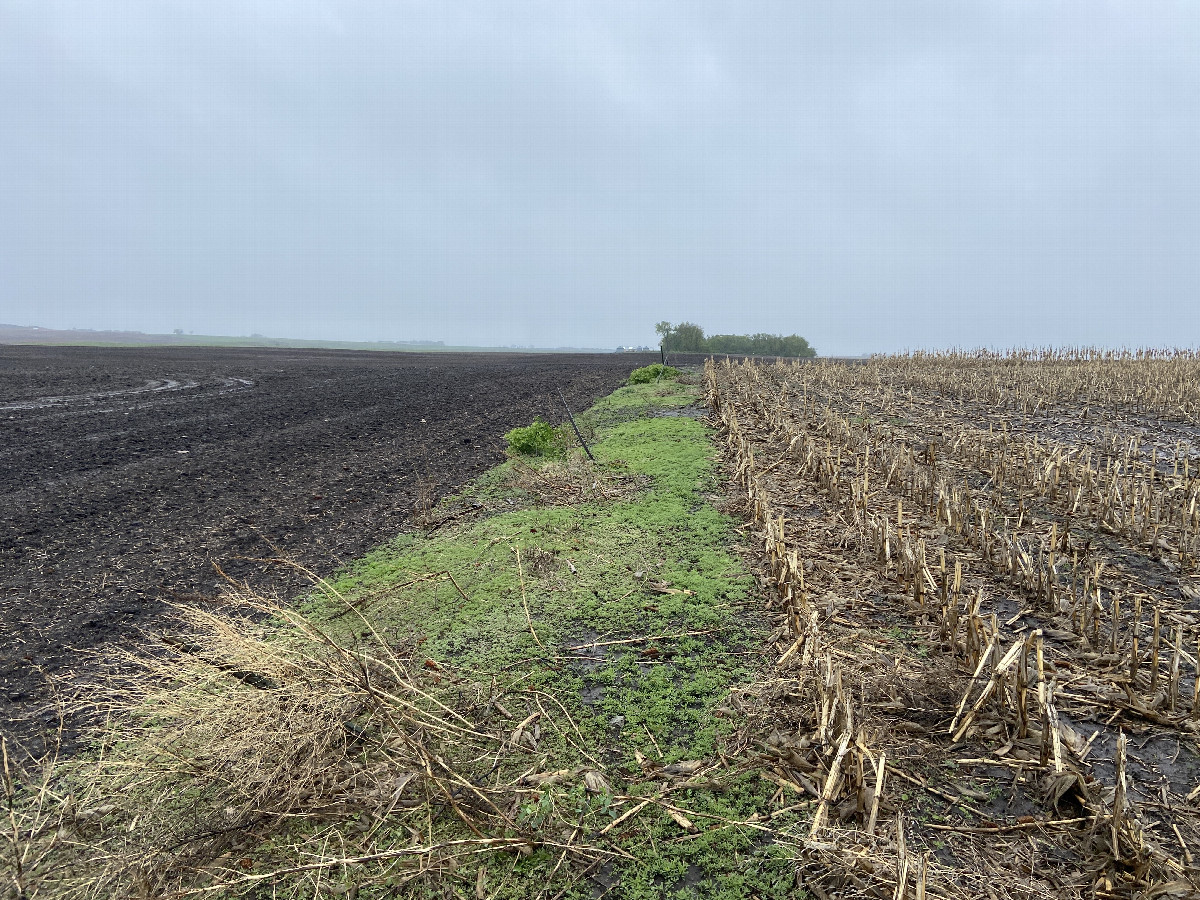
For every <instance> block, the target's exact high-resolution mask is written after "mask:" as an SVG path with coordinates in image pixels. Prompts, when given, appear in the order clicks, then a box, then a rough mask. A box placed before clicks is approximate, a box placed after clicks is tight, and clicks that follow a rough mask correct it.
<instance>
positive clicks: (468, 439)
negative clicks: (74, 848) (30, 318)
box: [0, 347, 657, 751]
mask: <svg viewBox="0 0 1200 900" xmlns="http://www.w3.org/2000/svg"><path fill="white" fill-rule="evenodd" d="M656 355H657V354H656ZM651 361H652V360H651V359H650V357H649V355H645V356H643V355H634V354H626V355H601V354H596V355H583V354H579V355H557V354H556V355H549V354H543V355H532V354H531V355H509V354H449V353H429V354H425V353H366V352H347V351H314V350H302V351H297V350H219V349H207V348H162V349H146V348H138V349H107V348H106V349H97V348H86V347H3V348H0V733H3V734H5V735H7V736H9V737H12V738H16V739H18V740H20V741H21V742H22V743H23V744H25V745H26V746H27V748H28V749H29V750H31V751H36V750H37V749H38V747H37V746H36V745H37V744H39V743H40V741H39V740H38V738H39V736H43V735H44V732H45V730H46V728H47V727H48V726H53V725H55V724H56V723H57V717H56V716H55V715H54V713H53V712H52V711H51V710H49V709H48V704H49V701H50V700H51V697H52V692H51V690H50V688H49V686H48V678H49V679H61V678H64V677H65V678H68V679H69V678H70V677H71V676H74V675H78V674H81V673H83V674H86V672H87V670H88V667H89V666H91V665H94V663H92V662H90V660H91V659H92V656H91V655H90V654H88V653H86V652H81V651H88V650H94V649H98V648H103V647H106V646H111V645H112V644H113V643H114V642H130V641H133V640H137V639H138V637H139V635H140V633H141V630H142V629H146V628H149V627H152V626H153V625H154V624H156V623H157V622H160V621H161V620H162V617H163V616H164V613H166V612H167V611H168V610H169V607H168V606H167V605H166V603H167V602H168V601H171V600H173V599H174V600H196V599H198V598H202V597H203V598H212V597H214V596H215V595H216V594H217V593H218V591H219V589H220V587H221V585H222V583H223V582H222V579H221V577H220V575H219V574H218V572H217V571H216V568H215V565H214V564H217V565H219V566H220V567H221V568H222V569H223V570H224V571H225V572H226V573H228V574H229V575H230V576H232V577H235V578H238V579H250V580H252V581H254V582H257V583H259V584H261V585H263V586H264V587H266V586H269V587H270V588H272V589H274V590H282V591H285V592H288V593H295V592H297V591H298V590H300V588H301V587H302V581H301V579H300V577H299V576H298V575H296V574H295V573H293V574H291V575H290V576H289V575H287V574H286V573H285V572H284V571H282V570H281V569H280V568H279V567H278V566H265V565H264V564H263V563H262V562H256V561H255V560H256V559H261V558H263V557H274V556H277V555H278V554H279V553H283V554H286V555H287V556H289V557H291V558H293V559H295V560H296V561H298V562H300V563H303V564H304V565H307V566H309V567H311V568H312V569H313V570H314V571H316V572H317V573H319V574H328V573H330V572H331V571H332V570H334V569H336V568H337V567H338V566H339V565H341V564H342V563H344V562H346V561H348V560H350V559H353V558H354V557H356V556H359V555H361V554H362V553H363V552H364V551H366V550H367V549H368V548H370V547H371V546H373V545H375V544H377V543H379V542H381V541H384V540H387V539H389V538H391V537H393V536H394V535H396V534H397V533H399V532H402V531H404V530H405V529H406V528H408V527H410V526H409V520H410V517H411V516H412V514H413V508H414V502H415V501H416V500H417V497H418V495H419V493H420V490H421V488H422V482H426V483H430V482H431V483H432V484H433V486H434V488H435V490H436V492H437V493H445V492H447V491H448V490H450V489H452V488H454V487H456V486H458V485H460V484H462V483H463V482H465V481H466V480H468V479H470V478H471V477H473V476H475V475H477V474H479V473H480V472H482V471H484V470H485V469H487V468H489V467H490V466H493V465H495V464H496V463H497V462H499V461H500V460H501V459H502V458H503V446H504V441H503V434H504V432H505V431H507V430H508V429H510V428H513V427H515V426H517V425H523V424H528V423H529V422H530V421H531V420H532V419H533V418H534V416H536V415H540V416H542V417H544V418H546V419H549V420H551V421H559V420H561V419H562V418H563V412H562V406H561V402H560V401H559V400H558V398H557V395H556V393H555V392H556V391H557V389H559V388H561V389H562V391H563V393H564V394H565V395H566V397H567V399H568V400H569V401H570V403H571V405H572V407H573V408H574V409H581V408H584V407H586V406H588V405H590V404H591V403H592V402H593V401H594V400H595V399H597V398H599V397H601V396H603V395H605V394H607V393H609V392H610V391H612V390H613V389H615V388H616V387H617V386H618V385H620V384H621V383H622V381H623V380H624V379H625V377H626V376H627V375H628V373H629V371H630V369H632V368H634V367H636V366H640V365H646V364H647V363H648V362H651ZM276 548H277V549H276Z"/></svg>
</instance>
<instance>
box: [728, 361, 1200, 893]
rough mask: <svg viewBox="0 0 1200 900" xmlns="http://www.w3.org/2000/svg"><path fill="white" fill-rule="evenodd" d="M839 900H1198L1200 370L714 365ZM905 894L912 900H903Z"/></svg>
mask: <svg viewBox="0 0 1200 900" xmlns="http://www.w3.org/2000/svg"><path fill="white" fill-rule="evenodd" d="M707 383H708V391H709V402H710V404H711V405H712V407H713V408H714V410H715V411H716V413H717V414H718V415H719V417H720V420H721V423H722V424H723V426H724V430H725V435H726V438H727V440H728V447H729V453H730V454H731V456H732V458H733V460H734V463H733V464H734V466H735V470H736V477H737V480H738V482H739V484H740V486H741V487H742V488H743V490H744V496H745V499H746V505H747V509H748V514H749V518H750V520H751V521H752V523H753V530H754V533H755V534H756V536H757V541H758V543H757V545H756V546H757V549H758V550H759V551H760V552H761V554H762V557H763V560H764V567H765V572H764V581H765V582H766V583H767V584H768V585H769V588H770V593H771V595H772V606H773V608H774V609H775V613H776V616H777V617H778V620H779V621H778V627H777V629H776V631H775V633H774V636H773V637H774V644H775V648H776V650H777V651H778V662H777V665H776V668H777V674H776V677H775V678H774V679H767V680H764V681H763V682H762V683H760V684H757V685H752V686H751V688H750V689H748V690H746V691H744V692H742V694H741V696H740V697H739V695H738V693H737V692H735V694H734V700H735V701H736V702H737V705H738V706H739V708H744V709H745V710H746V711H747V712H748V714H749V715H750V716H751V717H752V719H753V720H754V726H755V727H757V729H758V731H759V732H760V733H761V734H762V736H763V738H765V746H766V748H767V750H768V752H769V753H770V754H772V755H774V756H775V757H776V759H777V763H778V764H777V767H776V769H775V771H776V774H777V775H778V776H779V781H780V784H781V785H785V786H786V787H787V788H788V789H789V790H793V791H796V792H800V791H801V790H803V791H807V792H808V793H809V794H811V795H813V796H814V797H815V798H817V802H816V804H815V808H814V810H813V814H812V819H811V824H810V826H809V827H810V831H809V837H810V838H811V840H810V841H809V842H808V843H807V844H806V845H804V846H803V848H802V850H801V851H800V857H801V859H800V862H799V867H800V870H801V872H802V874H803V876H804V881H805V883H806V884H807V886H808V887H809V889H810V890H811V891H812V893H814V894H815V895H817V896H819V897H824V896H846V895H848V894H851V895H855V896H859V895H861V896H879V897H884V896H895V897H902V896H911V895H915V896H917V897H923V896H962V897H968V896H969V897H985V896H990V897H1006V896H1045V897H1092V896H1095V897H1113V896H1122V897H1127V896H1145V897H1160V896H1170V897H1175V896H1197V893H1196V891H1197V883H1198V880H1197V875H1198V873H1200V870H1198V869H1197V868H1196V866H1197V863H1198V862H1200V821H1198V820H1200V816H1198V813H1197V799H1198V798H1200V757H1198V753H1197V729H1198V724H1200V682H1198V681H1197V677H1196V676H1197V665H1198V663H1197V656H1198V655H1200V648H1198V647H1197V636H1198V628H1197V622H1198V613H1197V611H1198V609H1200V603H1198V602H1197V601H1198V599H1200V562H1198V554H1200V539H1198V534H1197V533H1198V531H1200V509H1198V503H1197V501H1198V495H1200V479H1198V476H1200V471H1198V470H1200V459H1198V458H1197V429H1196V413H1197V409H1198V407H1200V360H1198V359H1197V357H1196V356H1195V355H1194V354H1184V353H1146V354H1140V355H1136V356H1133V355H1127V354H1062V353H1044V354H1035V353H1020V354H1011V355H1003V356H993V355H985V354H976V355H972V354H951V355H913V356H905V357H890V358H877V359H872V360H871V361H869V362H867V363H866V364H863V365H855V364H815V365H800V366H791V365H761V364H732V365H731V364H730V363H729V362H725V363H716V364H713V363H710V364H709V365H708V368H707ZM906 891H910V892H912V893H910V894H906V893H905V892H906Z"/></svg>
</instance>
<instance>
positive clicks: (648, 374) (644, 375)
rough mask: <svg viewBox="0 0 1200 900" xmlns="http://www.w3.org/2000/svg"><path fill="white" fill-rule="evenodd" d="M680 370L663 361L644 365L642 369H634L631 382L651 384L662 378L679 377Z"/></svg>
mask: <svg viewBox="0 0 1200 900" xmlns="http://www.w3.org/2000/svg"><path fill="white" fill-rule="evenodd" d="M680 374H681V373H680V371H679V370H678V369H677V368H675V367H674V366H664V365H663V364H662V363H655V364H654V365H652V366H644V367H643V368H641V369H634V370H633V373H632V374H631V375H630V376H629V383H630V384H650V383H651V382H652V381H658V380H659V379H660V378H678V377H679V376H680Z"/></svg>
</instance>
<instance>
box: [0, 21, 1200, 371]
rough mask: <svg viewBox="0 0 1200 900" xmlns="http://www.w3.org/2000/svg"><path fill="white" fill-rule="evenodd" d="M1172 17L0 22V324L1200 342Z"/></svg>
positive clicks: (1194, 40)
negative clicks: (675, 328) (671, 326)
mask: <svg viewBox="0 0 1200 900" xmlns="http://www.w3.org/2000/svg"><path fill="white" fill-rule="evenodd" d="M1197 46H1200V8H1198V7H1195V6H1190V5H1186V4H1179V3H1167V2H1142V3H1128V2H1112V3H1095V2H1055V0H1050V2H1044V0H1039V2H999V0H991V2H957V0H956V2H910V3H888V2H845V0H837V2H814V3H803V4H800V3H794V2H777V3H770V2H753V3H706V2H696V0H687V2H683V0H680V2H658V3H653V4H645V3H623V2H604V3H571V2H555V3H530V2H524V3H500V2H486V3H485V2H467V3H456V4H446V3H435V2H395V3H378V2H376V3H357V2H302V3H299V2H297V3H281V2H262V0H236V2H221V0H206V2H202V3H201V2H191V3H186V2H159V3H152V4H126V3H116V2H110V0H100V2H94V3H88V4H77V3H70V2H48V0H0V322H8V323H12V324H18V325H41V326H45V327H52V328H69V327H83V328H96V329H134V330H142V331H155V332H170V331H171V330H173V329H175V328H179V329H183V330H185V331H195V332H197V333H208V334H250V333H252V332H258V333H262V334H267V335H276V336H289V337H295V338H311V339H318V338H334V339H341V340H372V339H386V340H415V339H429V340H443V341H445V342H446V343H447V344H476V345H498V344H520V345H537V346H591V347H596V346H600V347H611V346H616V345H618V344H649V343H652V342H654V340H655V335H654V329H653V326H654V323H655V322H657V321H659V320H664V319H665V320H669V321H672V322H678V321H680V320H684V319H688V320H693V321H697V322H699V323H700V324H702V325H703V326H704V327H705V329H706V330H707V331H709V332H710V333H713V332H718V333H745V332H758V331H768V332H779V333H784V334H787V333H792V332H797V333H799V334H802V335H803V336H804V337H806V338H807V339H808V340H809V341H810V342H811V343H812V345H813V346H815V347H816V348H817V349H818V351H819V352H821V353H822V354H858V353H863V352H868V351H890V350H900V349H904V348H909V347H921V346H925V347H928V346H946V345H966V346H975V345H991V346H1005V345H1012V344H1050V343H1074V344H1105V345H1139V344H1183V345H1188V346H1195V345H1196V344H1197V343H1198V342H1200V327H1198V326H1197V324H1196V322H1197V321H1198V320H1197V317H1196V316H1195V315H1194V314H1193V313H1192V310H1193V309H1194V306H1195V301H1194V295H1195V292H1196V286H1197V281H1198V278H1197V276H1198V275H1200V261H1198V257H1197V255H1196V253H1195V248H1196V246H1198V245H1200V176H1198V173H1200V168H1198V167H1197V163H1196V154H1195V150H1196V147H1197V146H1198V145H1200V141H1198V139H1200V55H1197V54H1196V53H1195V48H1196V47H1197Z"/></svg>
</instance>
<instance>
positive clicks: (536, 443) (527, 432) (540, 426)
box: [504, 419, 568, 459]
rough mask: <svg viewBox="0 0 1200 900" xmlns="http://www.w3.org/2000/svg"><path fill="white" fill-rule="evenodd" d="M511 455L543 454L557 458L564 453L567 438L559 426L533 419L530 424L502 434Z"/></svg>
mask: <svg viewBox="0 0 1200 900" xmlns="http://www.w3.org/2000/svg"><path fill="white" fill-rule="evenodd" d="M504 439H505V440H506V441H508V452H509V454H510V455H512V456H544V457H548V458H551V459H559V458H561V457H563V456H565V455H566V452H567V446H568V444H567V440H566V436H565V435H564V434H563V432H562V429H561V428H555V427H554V426H553V425H551V424H550V423H549V422H543V421H542V420H541V419H534V420H533V424H532V425H526V426H525V427H524V428H514V429H513V430H512V431H510V432H508V434H506V435H504Z"/></svg>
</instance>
